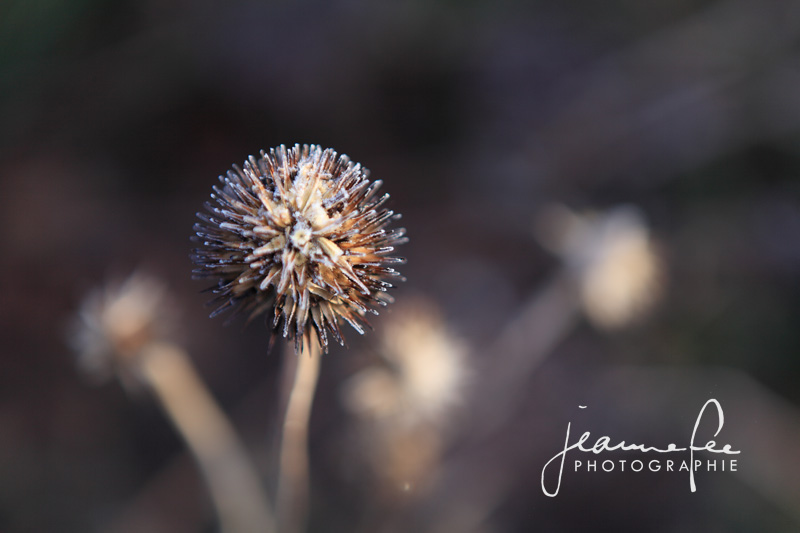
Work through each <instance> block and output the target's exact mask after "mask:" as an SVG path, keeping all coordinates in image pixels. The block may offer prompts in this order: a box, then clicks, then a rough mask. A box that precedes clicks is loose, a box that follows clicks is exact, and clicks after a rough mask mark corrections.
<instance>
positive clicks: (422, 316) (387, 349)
mask: <svg viewBox="0 0 800 533" xmlns="http://www.w3.org/2000/svg"><path fill="white" fill-rule="evenodd" d="M387 318H388V320H386V321H385V322H384V324H382V326H383V327H382V328H381V334H380V336H379V340H380V343H379V346H378V350H377V352H378V354H379V355H380V361H379V364H374V365H371V366H369V367H367V368H365V369H364V370H362V371H361V372H359V373H358V374H356V375H355V376H353V378H351V379H350V380H349V381H348V382H346V384H345V388H344V390H343V398H344V402H345V405H346V406H347V407H348V408H349V409H350V410H351V411H353V412H354V413H356V414H358V415H360V416H363V417H365V418H372V419H375V420H381V421H383V422H385V423H387V424H389V425H392V426H403V427H411V426H416V425H420V424H424V423H432V424H434V425H435V426H437V428H439V429H441V426H443V425H444V423H445V421H446V419H447V416H448V415H451V414H453V410H454V408H455V407H456V406H457V405H458V404H459V403H460V401H461V395H462V394H463V392H464V386H465V384H466V382H467V380H468V375H469V371H468V368H467V367H468V364H469V361H468V360H467V357H466V347H465V346H464V344H463V342H462V341H461V340H460V339H459V338H457V337H455V336H454V335H452V334H451V332H450V331H449V330H448V327H447V325H446V324H445V321H444V319H443V318H442V316H441V313H440V311H439V310H438V308H437V307H436V306H435V304H434V303H433V302H430V301H428V300H426V299H424V298H422V297H416V298H412V299H411V300H406V303H405V305H402V306H400V307H399V308H398V309H395V310H394V312H393V313H392V315H391V317H387Z"/></svg>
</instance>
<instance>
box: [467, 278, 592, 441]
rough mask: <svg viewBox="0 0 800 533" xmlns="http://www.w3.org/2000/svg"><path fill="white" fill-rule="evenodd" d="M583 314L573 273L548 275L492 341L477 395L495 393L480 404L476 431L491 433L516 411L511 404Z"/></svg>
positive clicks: (472, 422) (483, 434)
mask: <svg viewBox="0 0 800 533" xmlns="http://www.w3.org/2000/svg"><path fill="white" fill-rule="evenodd" d="M579 317H580V303H579V300H578V295H577V292H576V289H575V282H574V279H573V278H572V277H571V276H570V275H569V274H567V273H564V272H562V273H561V274H558V275H556V276H555V277H554V278H553V279H551V280H550V282H549V283H547V285H545V287H544V288H543V289H542V290H541V291H539V292H538V293H536V295H534V296H533V297H532V298H531V299H530V300H529V301H528V302H527V303H526V304H524V306H523V307H522V308H521V309H520V311H519V313H518V315H517V317H516V318H514V319H513V320H511V321H510V322H509V323H508V325H507V326H506V327H505V329H503V331H502V332H501V333H500V335H499V336H498V337H497V339H496V340H495V341H494V342H493V343H492V345H491V346H490V347H489V349H488V351H487V353H488V354H491V359H492V363H491V369H488V370H487V372H486V374H485V376H486V379H483V380H482V385H480V386H479V389H480V390H479V391H476V392H477V393H478V394H474V395H473V397H474V398H476V399H478V398H480V399H482V398H493V399H494V401H493V402H482V401H481V402H480V404H479V405H477V406H476V408H477V410H476V411H474V412H477V413H479V418H478V419H477V420H476V419H475V418H474V417H473V418H472V419H471V428H472V429H473V431H474V434H475V436H477V437H481V436H486V435H487V434H489V433H492V432H493V431H494V430H496V429H498V428H499V427H501V426H502V425H503V423H504V422H506V421H507V419H508V417H510V416H511V415H513V410H512V409H511V407H512V406H513V405H514V404H515V402H516V401H517V400H518V399H519V395H520V394H521V393H522V392H523V391H524V390H525V387H524V385H525V384H526V382H527V381H528V380H529V379H530V376H531V375H532V374H533V373H534V372H535V371H536V369H537V368H538V367H539V365H541V364H542V362H543V361H544V360H545V359H546V358H547V355H548V354H549V353H550V352H552V351H553V349H554V348H555V347H556V346H558V344H559V343H560V342H561V341H562V340H563V339H564V338H565V337H566V336H567V335H568V334H569V332H570V331H572V328H573V327H574V325H575V324H576V322H577V320H578V318H579Z"/></svg>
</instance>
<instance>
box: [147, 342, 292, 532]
mask: <svg viewBox="0 0 800 533" xmlns="http://www.w3.org/2000/svg"><path fill="white" fill-rule="evenodd" d="M139 361H140V369H141V372H142V375H143V376H144V379H145V380H146V382H147V383H148V384H149V385H150V386H151V388H152V390H153V392H154V394H155V395H156V396H157V397H158V399H159V401H160V402H161V404H162V405H163V408H164V410H165V411H166V413H167V414H168V415H169V417H170V419H171V420H172V422H173V424H175V427H176V428H177V429H178V431H179V432H180V433H181V435H182V436H183V438H184V440H185V441H186V444H187V445H188V447H189V449H190V450H191V451H192V454H193V455H194V457H195V459H196V460H197V463H198V465H199V467H200V470H201V471H202V473H203V476H204V477H205V480H206V483H207V484H208V489H209V492H210V493H211V499H212V501H213V503H214V506H215V507H216V510H217V513H218V514H219V522H220V530H221V531H222V532H224V533H244V532H253V533H256V532H259V533H263V532H272V531H276V529H275V523H274V519H273V516H272V513H271V511H270V509H269V507H268V503H267V502H268V500H267V497H266V493H265V491H264V488H263V487H262V485H261V482H260V480H259V479H258V476H257V475H256V472H257V470H256V468H255V467H254V466H253V465H252V464H251V462H250V461H249V460H248V459H247V453H246V451H245V449H244V447H243V445H242V444H241V443H240V442H239V440H238V438H237V437H236V434H235V432H234V429H233V427H232V426H231V425H230V423H229V422H228V420H227V418H226V417H225V415H224V414H223V412H222V411H221V410H220V408H219V407H218V406H217V405H216V403H215V402H214V400H213V398H212V397H211V395H210V394H209V392H208V391H207V390H206V388H205V386H204V385H203V383H202V381H201V380H200V377H199V376H198V375H197V373H196V372H195V370H194V368H193V366H192V365H191V363H190V361H189V358H188V356H187V355H186V353H185V352H184V351H183V350H182V349H181V348H179V347H177V346H174V345H171V344H165V343H154V344H151V345H149V346H147V347H145V348H144V350H143V351H142V353H141V356H140V359H139Z"/></svg>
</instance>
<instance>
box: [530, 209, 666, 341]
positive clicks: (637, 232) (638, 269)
mask: <svg viewBox="0 0 800 533" xmlns="http://www.w3.org/2000/svg"><path fill="white" fill-rule="evenodd" d="M540 222H541V224H540V226H541V227H540V230H541V231H540V234H541V235H540V240H542V241H543V243H545V244H546V245H548V246H549V247H550V248H551V249H553V250H554V251H556V252H557V253H558V254H559V255H561V256H562V258H563V259H564V260H565V262H566V264H567V266H568V267H569V269H570V271H571V272H572V274H573V276H574V277H575V278H576V280H577V281H578V285H579V289H580V297H581V304H582V307H583V310H584V312H585V313H586V315H587V316H588V318H589V320H591V322H592V323H593V324H594V325H596V326H598V327H600V328H602V329H616V328H620V327H623V326H626V325H628V324H630V323H632V322H634V321H636V320H638V319H641V318H642V317H643V316H645V315H646V313H647V312H648V311H650V310H651V308H652V307H653V306H654V305H655V304H656V302H657V301H658V300H659V298H660V297H661V295H662V293H663V282H664V266H663V264H662V261H661V258H660V256H659V254H658V252H657V249H656V246H655V245H654V243H653V239H652V237H651V236H650V231H649V229H648V227H647V223H646V222H645V219H644V215H643V214H642V212H641V211H640V210H638V209H637V208H635V207H633V206H626V205H623V206H618V207H615V208H612V209H609V210H608V211H606V212H602V213H591V214H588V215H578V214H575V213H573V212H571V211H569V210H568V209H567V208H565V207H563V206H553V207H551V208H549V209H548V210H546V211H545V212H544V214H543V216H542V219H541V220H540Z"/></svg>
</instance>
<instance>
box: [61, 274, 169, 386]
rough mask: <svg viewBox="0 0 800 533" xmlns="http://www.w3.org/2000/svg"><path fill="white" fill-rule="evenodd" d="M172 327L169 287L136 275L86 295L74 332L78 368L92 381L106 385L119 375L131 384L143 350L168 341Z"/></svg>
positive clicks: (73, 338)
mask: <svg viewBox="0 0 800 533" xmlns="http://www.w3.org/2000/svg"><path fill="white" fill-rule="evenodd" d="M174 325H175V312H174V309H173V308H172V307H171V305H170V304H169V301H168V296H167V291H166V289H165V286H164V285H163V284H162V283H161V282H160V281H158V280H157V279H155V278H151V277H148V276H146V275H144V274H141V273H134V274H132V275H131V276H130V277H128V278H127V279H126V280H124V281H122V282H118V283H110V284H108V285H106V286H104V287H99V288H96V289H94V290H93V291H92V292H90V293H89V294H88V295H87V296H86V298H85V299H84V301H83V303H82V304H81V307H80V310H79V312H78V316H77V317H76V320H75V322H74V324H73V327H72V335H71V344H72V347H73V349H74V350H75V351H76V353H77V355H78V366H79V368H80V369H81V370H82V371H84V372H85V373H86V375H87V376H88V377H89V378H91V379H94V380H96V381H105V380H108V379H110V378H112V377H114V375H115V374H116V375H118V376H120V377H121V378H122V379H123V380H126V381H128V380H129V378H130V376H131V371H132V369H133V367H132V365H133V364H135V360H136V357H137V356H138V354H139V353H140V352H141V350H142V348H144V347H145V346H147V345H148V344H151V343H153V342H155V341H161V340H168V339H169V338H170V337H171V336H172V335H173V333H174Z"/></svg>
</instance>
